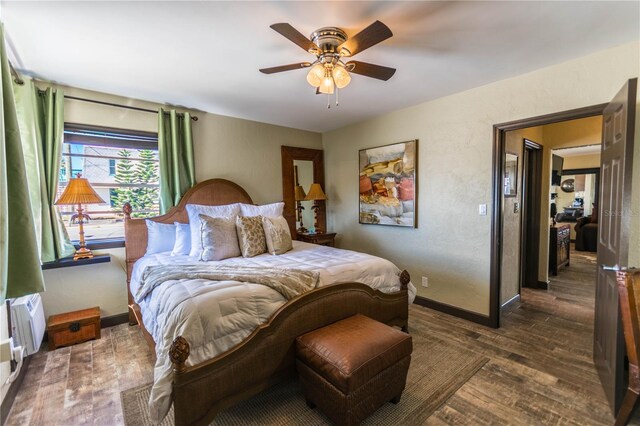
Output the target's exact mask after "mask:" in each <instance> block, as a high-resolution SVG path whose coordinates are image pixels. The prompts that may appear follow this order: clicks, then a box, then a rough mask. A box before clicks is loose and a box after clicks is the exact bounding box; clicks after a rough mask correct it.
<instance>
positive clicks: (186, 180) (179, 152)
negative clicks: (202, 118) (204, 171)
mask: <svg viewBox="0 0 640 426" xmlns="http://www.w3.org/2000/svg"><path fill="white" fill-rule="evenodd" d="M158 156H159V157H160V213H161V214H164V213H166V212H167V211H168V210H169V209H170V208H171V207H173V206H175V205H177V204H178V203H179V202H180V198H182V196H183V195H184V193H185V192H186V191H187V190H188V189H189V188H191V187H192V186H193V185H195V183H196V173H195V167H194V160H193V138H192V136H191V115H190V114H189V113H188V112H185V113H184V115H182V114H180V115H178V113H177V112H176V111H175V110H170V111H165V110H164V109H162V108H160V110H159V111H158Z"/></svg>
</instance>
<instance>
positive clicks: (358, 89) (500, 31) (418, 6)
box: [0, 0, 640, 132]
mask: <svg viewBox="0 0 640 426" xmlns="http://www.w3.org/2000/svg"><path fill="white" fill-rule="evenodd" d="M639 15H640V3H638V2H500V1H499V2H480V1H477V2H476V1H474V2H371V1H369V2H272V1H263V2H239V1H238V2H179V1H176V2H58V1H50V2H12V1H4V0H1V2H0V19H1V20H2V21H3V22H4V23H5V30H6V33H7V36H8V41H9V45H10V55H9V57H10V59H12V62H13V63H14V65H15V66H16V68H18V69H19V70H21V71H23V72H25V73H27V74H30V75H33V76H36V77H40V78H42V79H46V80H50V81H55V82H58V83H61V84H66V85H70V86H75V87H80V88H84V89H91V90H96V91H101V92H106V93H112V94H117V95H123V96H127V97H131V98H138V99H144V100H149V101H155V102H162V103H170V104H174V105H180V106H185V107H189V108H194V109H199V110H203V111H207V112H212V113H217V114H222V115H229V116H234V117H240V118H246V119H251V120H256V121H261V122H267V123H272V124H278V125H283V126H289V127H295V128H300V129H307V130H313V131H321V132H322V131H328V130H332V129H336V128H339V127H342V126H345V125H348V124H351V123H355V122H358V121H361V120H364V119H366V118H369V117H373V116H376V115H380V114H384V113H387V112H390V111H393V110H397V109H400V108H403V107H408V106H411V105H415V104H418V103H421V102H425V101H428V100H431V99H435V98H439V97H442V96H445V95H448V94H452V93H456V92H460V91H463V90H466V89H470V88H472V87H476V86H480V85H484V84H487V83H491V82H494V81H498V80H501V79H504V78H507V77H511V76H515V75H518V74H522V73H525V72H528V71H532V70H535V69H539V68H542V67H545V66H549V65H552V64H556V63H560V62H563V61H567V60H570V59H572V58H577V57H580V56H584V55H586V54H589V53H591V52H595V51H599V50H604V49H606V48H609V47H613V46H618V45H621V44H624V43H627V42H631V41H634V40H638V39H639V38H640V36H639V34H640V20H639V19H638V16H639ZM376 19H378V20H381V21H382V22H384V23H385V24H387V25H388V26H389V27H390V28H391V30H392V31H393V33H394V36H393V37H392V38H391V39H389V40H386V41H384V42H382V43H381V44H379V45H377V46H374V47H372V48H370V49H368V50H366V51H365V52H362V53H360V54H359V55H357V56H355V59H357V60H360V61H365V62H372V63H376V64H380V65H386V66H391V67H395V68H397V70H398V71H397V72H396V74H395V76H393V77H392V78H391V80H389V81H388V82H383V81H378V80H374V79H370V78H366V77H362V76H358V75H354V76H353V80H352V82H351V84H350V85H349V87H347V88H346V89H344V90H342V91H341V92H340V106H339V107H335V105H334V106H332V107H331V109H327V106H326V105H327V99H326V96H322V95H315V94H314V89H313V88H312V87H311V86H309V85H308V83H307V82H306V80H305V71H304V70H296V71H289V72H284V73H280V74H274V75H264V74H262V73H260V72H258V68H263V67H270V66H275V65H283V64H290V63H294V62H299V61H300V62H302V61H309V59H313V56H312V55H310V54H308V53H306V52H305V51H303V50H302V49H300V48H299V47H297V46H296V45H294V44H293V43H291V42H290V41H288V40H286V39H285V38H284V37H282V36H280V35H279V34H277V33H276V32H275V31H273V30H271V29H270V28H269V25H271V24H273V23H277V22H288V23H290V24H292V25H293V26H294V27H296V28H297V29H298V30H299V31H300V32H302V33H303V34H305V35H308V34H310V33H311V32H312V31H313V30H315V29H317V28H319V27H323V26H338V27H341V28H343V29H344V30H345V31H346V32H347V34H349V35H354V34H355V33H357V32H358V31H359V30H360V29H362V28H364V27H366V26H367V25H369V24H370V23H372V22H373V21H375V20H376Z"/></svg>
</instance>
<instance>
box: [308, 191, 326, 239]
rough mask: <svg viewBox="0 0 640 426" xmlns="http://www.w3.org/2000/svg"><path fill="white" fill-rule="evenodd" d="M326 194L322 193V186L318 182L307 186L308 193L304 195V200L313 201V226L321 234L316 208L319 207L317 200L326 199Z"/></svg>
mask: <svg viewBox="0 0 640 426" xmlns="http://www.w3.org/2000/svg"><path fill="white" fill-rule="evenodd" d="M326 199H327V196H326V195H325V194H324V191H323V190H322V186H320V184H319V183H312V184H311V188H309V193H308V194H307V196H306V197H305V199H304V200H305V201H313V207H311V210H313V218H314V221H315V223H314V228H315V231H316V233H318V234H322V233H323V232H324V231H323V230H322V229H320V228H319V227H318V210H319V209H320V203H319V202H318V201H321V200H326Z"/></svg>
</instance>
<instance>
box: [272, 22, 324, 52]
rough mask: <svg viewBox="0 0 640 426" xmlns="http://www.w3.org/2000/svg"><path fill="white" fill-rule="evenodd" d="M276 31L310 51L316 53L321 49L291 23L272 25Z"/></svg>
mask: <svg viewBox="0 0 640 426" xmlns="http://www.w3.org/2000/svg"><path fill="white" fill-rule="evenodd" d="M271 28H273V30H274V31H276V32H278V33H280V34H281V35H282V36H284V37H286V38H288V39H289V40H291V41H292V42H294V43H295V44H297V45H298V46H300V47H302V48H303V49H304V50H306V51H307V52H309V53H313V54H315V53H316V52H319V51H320V48H319V47H318V46H316V44H315V43H313V42H312V41H311V40H309V39H308V38H306V37H305V36H304V35H302V33H300V31H298V30H296V29H295V28H293V27H292V26H291V25H290V24H287V23H284V22H283V23H280V24H273V25H271Z"/></svg>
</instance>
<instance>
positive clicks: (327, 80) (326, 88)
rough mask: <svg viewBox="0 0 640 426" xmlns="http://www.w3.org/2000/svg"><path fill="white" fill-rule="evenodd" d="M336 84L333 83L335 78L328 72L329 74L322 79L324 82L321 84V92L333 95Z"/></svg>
mask: <svg viewBox="0 0 640 426" xmlns="http://www.w3.org/2000/svg"><path fill="white" fill-rule="evenodd" d="M334 88H335V85H334V84H333V78H332V77H331V74H330V73H328V72H327V75H326V76H325V77H324V78H323V79H322V84H320V87H319V89H320V93H324V94H325V95H332V94H333V90H334Z"/></svg>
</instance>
